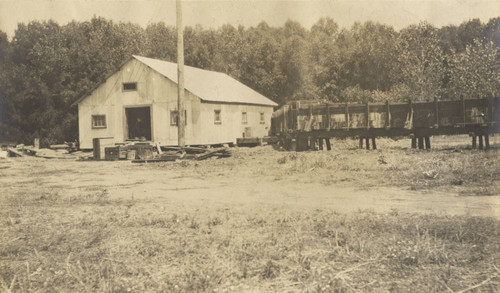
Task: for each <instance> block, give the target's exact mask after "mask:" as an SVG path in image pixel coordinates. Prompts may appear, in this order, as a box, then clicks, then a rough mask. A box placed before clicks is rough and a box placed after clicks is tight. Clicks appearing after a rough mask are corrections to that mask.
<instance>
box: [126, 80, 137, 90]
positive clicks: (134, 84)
mask: <svg viewBox="0 0 500 293" xmlns="http://www.w3.org/2000/svg"><path fill="white" fill-rule="evenodd" d="M136 90H137V82H124V83H123V91H136Z"/></svg>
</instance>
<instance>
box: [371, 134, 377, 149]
mask: <svg viewBox="0 0 500 293" xmlns="http://www.w3.org/2000/svg"><path fill="white" fill-rule="evenodd" d="M375 139H376V138H375V137H372V147H373V149H374V150H376V149H377V142H376V141H375Z"/></svg>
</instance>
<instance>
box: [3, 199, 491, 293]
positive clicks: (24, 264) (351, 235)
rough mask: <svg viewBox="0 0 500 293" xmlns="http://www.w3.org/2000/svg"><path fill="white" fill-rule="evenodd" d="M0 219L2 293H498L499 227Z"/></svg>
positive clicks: (231, 213)
mask: <svg viewBox="0 0 500 293" xmlns="http://www.w3.org/2000/svg"><path fill="white" fill-rule="evenodd" d="M25 198H29V197H25ZM9 200H19V199H13V198H10V199H9ZM55 203H60V202H59V200H58V199H56V201H55ZM181 211H182V212H181ZM2 219H12V220H4V221H2V222H1V229H2V231H3V232H2V234H1V235H2V236H1V237H2V239H1V243H2V244H1V245H0V257H1V265H0V285H1V286H3V290H4V291H9V290H10V291H18V292H31V291H68V290H69V291H78V292H82V291H93V292H109V291H168V292H177V291H180V292H193V291H196V292H209V291H210V292H214V291H215V292H223V291H250V290H253V291H255V290H257V291H280V292H283V291H287V292H288V291H307V292H352V291H365V292H374V291H377V292H387V291H396V292H400V291H408V290H410V291H420V292H431V291H432V292H435V291H446V290H448V288H450V289H451V290H454V291H459V290H462V289H465V288H469V287H471V286H474V285H477V284H480V283H482V282H485V280H488V281H487V282H486V283H484V284H482V285H481V286H480V287H478V288H477V289H475V290H476V291H475V292H494V291H497V290H498V289H500V287H499V284H500V274H499V272H498V271H497V270H496V267H495V265H498V263H499V261H500V244H499V243H500V235H499V231H500V225H499V224H500V223H499V221H497V220H494V219H490V218H479V217H470V216H455V217H441V216H436V215H414V214H401V213H398V212H396V211H393V212H390V213H387V214H377V213H374V212H371V211H359V212H356V213H353V214H341V213H335V212H331V211H329V210H316V209H304V210H302V211H300V212H299V211H291V210H287V209H285V208H276V207H269V208H262V207H261V206H253V205H251V206H246V207H245V208H237V207H233V208H231V209H229V208H224V209H213V208H209V207H206V208H199V209H197V210H190V209H187V210H186V209H180V207H178V206H173V205H171V206H169V207H168V208H165V209H163V208H158V204H157V203H154V202H153V203H140V204H138V203H136V204H132V205H131V204H130V203H127V202H119V201H117V202H114V203H113V205H98V204H96V205H89V204H88V202H87V201H85V200H84V201H80V202H77V201H73V202H72V203H71V204H70V205H60V204H58V205H52V206H47V205H25V206H24V207H23V208H22V209H20V210H16V209H12V210H3V211H2ZM16 219H18V220H16Z"/></svg>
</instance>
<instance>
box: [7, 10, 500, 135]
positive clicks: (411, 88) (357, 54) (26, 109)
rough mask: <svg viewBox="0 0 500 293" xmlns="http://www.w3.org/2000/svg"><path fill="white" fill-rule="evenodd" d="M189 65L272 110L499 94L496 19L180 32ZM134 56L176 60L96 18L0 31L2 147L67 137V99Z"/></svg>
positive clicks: (164, 43) (168, 31)
mask: <svg viewBox="0 0 500 293" xmlns="http://www.w3.org/2000/svg"><path fill="white" fill-rule="evenodd" d="M184 38H185V62H186V64H187V65H191V66H195V67H200V68H205V69H210V70H216V71H221V72H225V73H227V74H229V75H230V76H232V77H234V78H236V79H238V80H240V81H241V82H243V83H245V84H246V85H248V86H250V87H251V88H253V89H255V90H257V91H258V92H260V93H262V94H263V95H265V96H267V97H269V98H271V99H272V100H274V101H276V102H278V103H279V104H284V103H286V102H287V101H289V100H293V99H320V100H330V101H335V102H345V101H349V102H356V101H358V102H367V101H375V102H376V101H383V100H391V101H404V100H408V99H413V100H429V99H434V98H438V99H460V98H462V97H463V98H483V97H488V96H498V95H499V92H500V70H499V68H500V66H499V64H500V46H499V45H500V18H494V19H491V20H490V21H489V22H488V23H486V24H483V23H481V22H480V21H479V20H477V19H473V20H470V21H467V22H464V23H463V24H461V25H459V26H453V25H450V26H446V27H442V28H440V29H438V28H435V27H433V26H432V25H430V24H428V23H420V24H418V25H411V26H409V27H406V28H404V29H402V30H401V31H399V32H398V31H396V30H394V29H393V28H392V27H390V26H387V25H383V24H379V23H373V22H366V23H364V24H361V23H356V24H354V25H353V26H352V27H351V28H345V29H339V27H338V25H337V24H336V23H335V22H334V21H333V20H332V19H329V18H323V19H320V20H319V21H318V22H317V23H316V24H314V25H313V26H312V27H311V29H306V28H304V27H302V26H301V25H300V24H299V23H298V22H294V21H288V22H287V23H285V24H284V26H283V27H270V26H268V25H267V24H266V23H260V24H259V25H257V26H256V27H250V28H245V27H242V26H239V27H233V26H231V25H224V26H222V27H220V28H218V29H204V28H203V27H201V26H195V27H187V28H186V29H185V34H184ZM132 54H138V55H143V56H147V57H152V58H159V59H164V60H168V61H173V62H175V60H176V31H175V28H174V27H172V26H166V25H165V24H164V23H153V24H150V25H149V26H148V27H147V28H146V29H143V28H141V27H140V26H138V25H135V24H131V23H114V22H112V21H110V20H106V19H104V18H100V17H94V18H93V19H92V20H90V21H86V22H75V21H73V22H71V23H68V24H66V25H64V26H61V25H59V24H57V23H55V22H53V21H44V22H39V21H32V22H30V23H28V24H19V25H18V28H17V30H16V32H15V35H14V36H13V39H12V40H9V39H8V38H7V35H6V34H5V33H4V32H1V31H0V109H1V111H0V115H1V117H0V141H1V140H10V141H17V142H26V143H28V142H31V141H32V139H33V138H34V137H40V138H41V139H42V144H48V143H55V142H62V141H65V140H66V141H70V140H75V139H76V138H77V135H78V131H77V118H76V117H77V113H76V107H74V106H73V107H72V106H71V104H72V103H73V102H74V101H75V100H76V99H78V97H80V96H81V95H83V94H85V93H87V92H88V91H89V90H90V89H91V88H92V87H93V86H95V85H96V84H97V83H99V82H100V81H102V79H103V78H104V77H105V76H106V75H107V74H109V73H111V72H113V71H114V70H116V69H117V68H118V66H119V65H120V64H121V63H123V62H124V61H126V60H127V59H128V58H129V57H130V55H132Z"/></svg>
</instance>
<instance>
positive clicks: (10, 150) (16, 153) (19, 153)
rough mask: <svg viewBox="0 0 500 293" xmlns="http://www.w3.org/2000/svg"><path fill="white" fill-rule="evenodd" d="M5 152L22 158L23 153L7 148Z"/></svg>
mask: <svg viewBox="0 0 500 293" xmlns="http://www.w3.org/2000/svg"><path fill="white" fill-rule="evenodd" d="M7 151H9V152H10V153H11V154H13V155H14V156H16V157H24V155H23V153H21V152H19V151H17V150H15V149H13V148H7Z"/></svg>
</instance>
